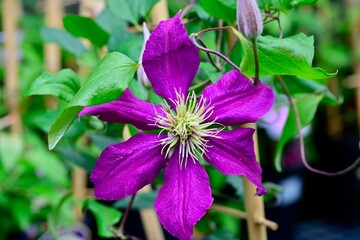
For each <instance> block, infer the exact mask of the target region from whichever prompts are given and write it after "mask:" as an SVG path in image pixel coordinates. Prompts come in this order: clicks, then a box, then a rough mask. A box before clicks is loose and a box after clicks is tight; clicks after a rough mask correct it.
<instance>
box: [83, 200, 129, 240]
mask: <svg viewBox="0 0 360 240" xmlns="http://www.w3.org/2000/svg"><path fill="white" fill-rule="evenodd" d="M84 207H86V208H87V209H89V210H90V211H91V212H92V213H93V215H94V217H95V220H96V224H97V229H98V234H99V236H100V237H105V238H111V237H114V232H113V231H111V228H112V227H113V225H114V224H116V223H117V222H118V221H119V220H120V218H121V215H122V214H121V212H120V211H118V210H116V209H114V208H112V207H108V206H105V205H102V204H101V203H98V202H97V201H95V200H93V199H88V200H87V201H86V202H85V206H84Z"/></svg>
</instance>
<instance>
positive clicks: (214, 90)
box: [80, 15, 274, 239]
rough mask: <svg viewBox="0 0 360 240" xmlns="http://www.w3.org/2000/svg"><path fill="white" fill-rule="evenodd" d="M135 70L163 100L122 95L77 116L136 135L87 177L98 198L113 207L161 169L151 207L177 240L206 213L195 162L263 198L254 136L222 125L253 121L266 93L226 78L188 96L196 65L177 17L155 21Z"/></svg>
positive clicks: (207, 197)
mask: <svg viewBox="0 0 360 240" xmlns="http://www.w3.org/2000/svg"><path fill="white" fill-rule="evenodd" d="M142 64H143V66H144V69H145V72H146V74H147V76H148V78H149V81H150V82H151V85H152V87H153V88H154V91H155V92H156V93H157V94H158V95H160V96H161V97H163V98H164V99H165V101H164V102H165V104H164V105H154V104H151V103H149V102H146V101H143V100H140V99H137V98H136V97H135V96H134V95H133V94H132V93H131V92H130V90H129V89H127V90H126V91H125V92H124V93H123V95H122V96H121V97H120V98H119V99H117V100H116V101H113V102H109V103H105V104H101V105H98V106H94V107H86V108H84V109H83V111H82V112H81V113H80V116H82V115H84V114H92V115H96V116H98V117H99V118H100V119H102V120H104V121H113V122H119V123H129V124H132V125H134V126H135V127H137V128H139V129H141V130H155V129H159V130H161V131H160V133H156V134H151V133H144V132H142V133H138V134H137V135H135V136H133V137H132V138H130V139H129V140H128V141H126V142H122V143H119V144H115V145H111V146H109V147H107V148H106V149H105V150H104V151H103V152H102V154H101V156H100V158H99V159H98V161H97V163H96V166H95V168H94V170H93V172H92V174H91V177H90V178H91V181H92V182H94V185H95V192H94V195H95V197H97V198H100V199H104V200H117V199H121V198H123V197H125V196H127V195H131V194H134V193H135V192H137V191H138V190H139V189H141V188H142V187H144V186H145V185H147V184H149V183H151V182H152V181H154V179H155V178H156V176H157V174H158V173H159V172H160V170H161V169H162V168H163V167H165V170H164V184H163V186H162V187H161V189H160V191H159V193H158V196H157V198H156V201H155V210H156V212H157V214H158V216H159V219H160V222H161V223H162V224H163V226H164V227H165V228H166V229H167V230H168V231H169V232H170V233H171V234H172V235H174V236H176V237H178V238H180V239H190V237H191V236H192V233H193V227H194V225H195V223H196V222H197V221H199V220H200V219H201V217H203V216H204V215H205V213H206V211H207V209H209V208H210V206H211V204H212V202H213V198H212V196H211V189H210V183H209V177H208V175H207V173H206V171H205V169H204V168H203V166H202V165H201V164H200V163H199V161H198V160H199V159H205V161H207V162H208V163H209V164H211V165H213V166H214V167H215V168H216V169H217V170H219V171H220V172H221V173H223V174H234V175H243V176H245V177H247V178H248V179H249V180H250V181H251V182H252V183H253V184H255V185H256V186H257V191H256V194H257V195H261V194H264V193H265V189H264V187H263V186H262V183H261V168H260V166H259V165H258V163H257V162H256V159H255V154H254V146H253V140H252V135H253V133H254V130H253V129H249V128H238V129H235V130H231V131H227V130H225V129H224V126H236V125H240V124H243V123H248V122H255V121H257V120H258V119H259V118H260V117H262V116H263V115H264V114H265V113H266V112H267V111H268V110H269V109H270V108H271V106H272V104H273V100H274V96H273V92H272V90H271V88H269V87H267V86H266V85H264V84H262V83H259V84H258V85H257V86H256V87H254V86H252V84H251V82H250V81H249V79H247V78H246V77H245V76H244V75H242V74H241V73H240V72H238V71H236V70H233V71H230V72H228V73H226V74H225V75H224V76H223V77H222V78H221V79H220V80H219V81H218V82H216V83H215V84H212V85H211V86H208V87H206V88H205V89H204V91H203V92H202V93H201V95H200V96H199V97H198V98H197V97H196V96H195V93H193V92H190V93H189V92H188V90H189V86H190V84H191V82H192V81H193V79H194V77H195V75H196V72H197V70H198V67H199V64H200V57H199V53H198V50H197V48H196V47H195V46H194V45H193V44H192V43H191V41H190V39H189V38H188V35H187V32H186V30H185V28H184V26H183V24H182V23H181V21H180V17H179V15H176V16H175V17H173V18H171V19H168V20H166V21H162V22H160V24H159V26H158V27H157V28H156V29H155V30H154V31H153V32H152V34H151V35H150V38H149V40H148V41H147V43H146V48H145V51H144V54H143V59H142Z"/></svg>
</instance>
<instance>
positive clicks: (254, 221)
mask: <svg viewBox="0 0 360 240" xmlns="http://www.w3.org/2000/svg"><path fill="white" fill-rule="evenodd" d="M237 39H238V38H237V37H236V36H235V35H234V33H232V32H228V42H229V45H230V46H232V45H233V44H234V42H235V41H236V40H237ZM243 127H250V128H254V129H255V133H254V137H253V139H254V150H255V154H256V159H257V161H259V145H258V138H257V131H256V124H246V126H245V125H244V126H243ZM255 193H256V187H255V186H254V185H253V184H252V183H251V182H250V181H249V180H247V179H246V178H244V198H245V209H246V213H247V216H248V217H247V228H248V235H249V239H250V240H267V233H266V222H267V221H268V220H266V219H265V209H264V199H263V197H257V196H255Z"/></svg>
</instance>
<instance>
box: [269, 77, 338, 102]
mask: <svg viewBox="0 0 360 240" xmlns="http://www.w3.org/2000/svg"><path fill="white" fill-rule="evenodd" d="M282 78H283V80H284V82H285V84H286V86H287V87H288V89H289V91H290V94H291V95H292V96H293V95H296V94H301V93H304V94H305V93H308V94H312V93H314V92H316V93H322V94H324V98H323V100H322V102H323V103H325V104H331V105H337V104H340V103H341V99H337V98H336V97H335V96H334V94H332V92H330V90H329V89H328V88H327V86H326V85H325V84H322V83H320V82H317V81H315V80H305V79H301V78H297V77H295V76H283V77H282ZM275 86H276V89H277V91H278V92H279V93H284V90H283V89H282V87H281V85H280V83H279V82H278V81H275ZM284 94H285V93H284Z"/></svg>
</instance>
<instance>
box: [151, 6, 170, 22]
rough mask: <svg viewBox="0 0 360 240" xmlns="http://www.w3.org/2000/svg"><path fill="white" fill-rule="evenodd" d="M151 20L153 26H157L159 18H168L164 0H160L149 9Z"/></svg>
mask: <svg viewBox="0 0 360 240" xmlns="http://www.w3.org/2000/svg"><path fill="white" fill-rule="evenodd" d="M150 15H151V20H152V23H153V25H154V26H157V25H158V24H159V22H160V21H161V20H165V19H168V18H169V11H168V6H167V1H166V0H160V1H159V2H158V3H157V4H156V5H155V6H154V7H153V9H152V10H151V13H150Z"/></svg>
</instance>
